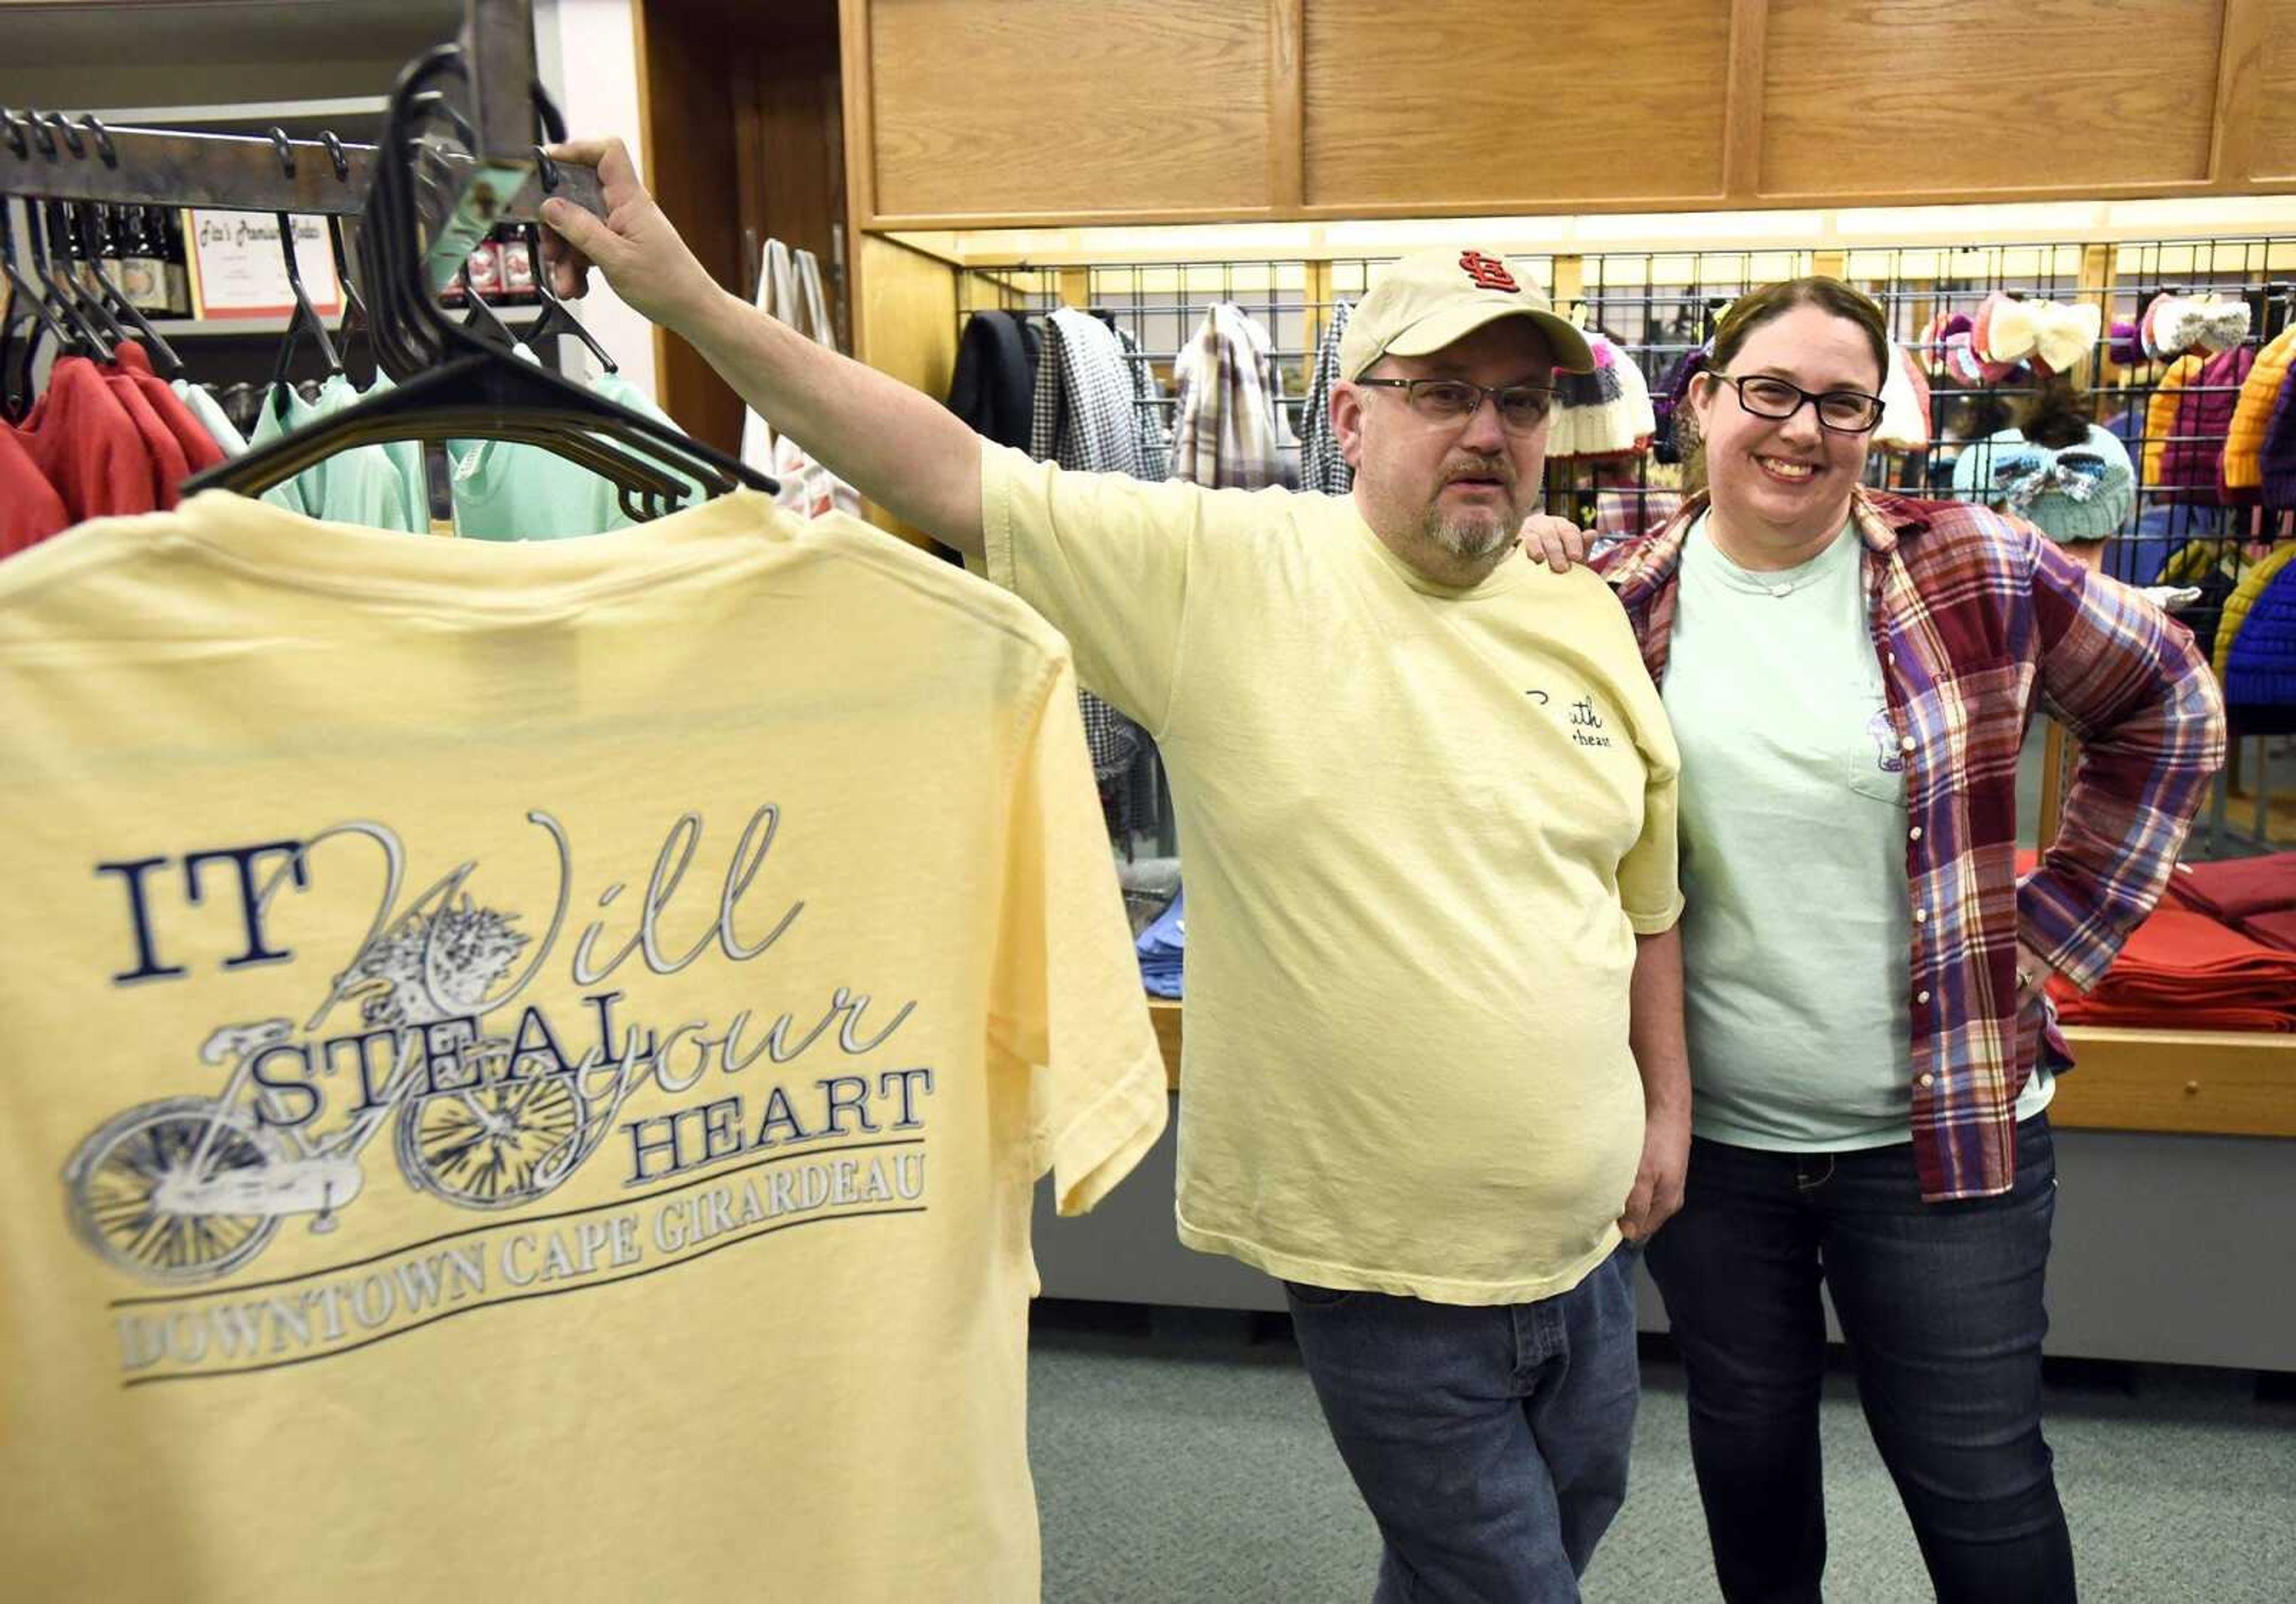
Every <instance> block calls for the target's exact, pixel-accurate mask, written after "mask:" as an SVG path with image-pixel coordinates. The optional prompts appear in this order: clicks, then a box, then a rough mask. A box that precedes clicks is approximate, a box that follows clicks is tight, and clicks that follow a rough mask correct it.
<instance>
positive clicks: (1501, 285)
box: [1459, 250, 1522, 295]
mask: <svg viewBox="0 0 2296 1604" xmlns="http://www.w3.org/2000/svg"><path fill="white" fill-rule="evenodd" d="M1459 266H1461V267H1462V268H1464V269H1465V271H1466V274H1467V276H1468V277H1469V278H1471V279H1472V280H1474V281H1475V284H1476V287H1477V288H1478V289H1482V290H1504V291H1506V292H1507V293H1508V294H1509V295H1520V294H1521V292H1522V286H1521V284H1518V283H1516V282H1514V274H1512V273H1509V272H1508V271H1507V265H1506V264H1505V262H1502V261H1500V260H1499V259H1498V258H1497V257H1487V256H1485V255H1484V254H1483V253H1482V252H1481V251H1480V250H1468V251H1462V252H1461V253H1460V256H1459Z"/></svg>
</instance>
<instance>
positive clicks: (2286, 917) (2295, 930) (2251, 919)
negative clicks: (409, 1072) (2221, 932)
mask: <svg viewBox="0 0 2296 1604" xmlns="http://www.w3.org/2000/svg"><path fill="white" fill-rule="evenodd" d="M2240 929H2241V933H2242V934H2243V935H2244V936H2250V937H2254V938H2255V939H2256V940H2258V941H2260V942H2262V943H2264V945H2267V946H2269V947H2278V948H2280V949H2282V950H2283V951H2284V952H2289V953H2296V909H2289V910H2285V911H2284V912H2278V913H2251V914H2250V915H2249V916H2248V917H2247V918H2246V919H2243V920H2242V921H2240Z"/></svg>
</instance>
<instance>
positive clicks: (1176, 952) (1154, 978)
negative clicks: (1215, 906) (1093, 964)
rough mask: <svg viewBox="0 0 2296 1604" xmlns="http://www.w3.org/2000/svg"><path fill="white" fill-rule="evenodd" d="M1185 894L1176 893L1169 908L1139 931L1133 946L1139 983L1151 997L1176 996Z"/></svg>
mask: <svg viewBox="0 0 2296 1604" xmlns="http://www.w3.org/2000/svg"><path fill="white" fill-rule="evenodd" d="M1185 895H1186V894H1185V892H1182V893H1179V894H1177V895H1175V896H1173V898H1172V904H1171V906H1169V907H1168V908H1166V909H1165V910H1164V911H1163V912H1161V913H1160V914H1158V915H1157V916H1156V922H1155V923H1153V924H1152V925H1150V926H1149V927H1148V928H1147V929H1144V930H1143V931H1141V932H1140V938H1139V939H1138V940H1137V941H1136V942H1135V943H1133V947H1134V950H1136V952H1137V953H1139V954H1140V982H1141V984H1142V985H1143V986H1145V987H1146V988H1147V989H1148V992H1149V994H1150V995H1152V996H1158V997H1177V996H1178V995H1179V994H1180V970H1181V965H1182V960H1183V957H1184V954H1185V949H1186V946H1187V942H1188V920H1187V911H1186V909H1185V906H1184V905H1183V899H1184V898H1185Z"/></svg>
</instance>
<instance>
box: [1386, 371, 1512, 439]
mask: <svg viewBox="0 0 2296 1604" xmlns="http://www.w3.org/2000/svg"><path fill="white" fill-rule="evenodd" d="M1356 382H1357V384H1364V385H1371V386H1374V387H1375V388H1377V389H1399V390H1401V391H1402V392H1403V398H1404V399H1405V400H1406V402H1408V403H1409V404H1410V406H1411V410H1412V411H1413V412H1415V413H1418V414H1419V415H1420V416H1421V417H1423V418H1427V419H1431V420H1432V421H1436V422H1439V423H1457V422H1461V421H1464V420H1465V419H1468V418H1471V417H1472V416H1474V414H1475V413H1479V412H1480V411H1482V409H1483V397H1485V396H1488V397H1490V398H1491V401H1492V403H1493V404H1494V405H1497V408H1498V411H1499V424H1500V427H1502V428H1504V429H1505V430H1508V431H1509V432H1510V433H1513V434H1529V432H1530V431H1531V430H1534V429H1537V428H1538V426H1539V425H1540V424H1542V423H1544V422H1546V420H1547V418H1548V416H1549V415H1550V414H1552V413H1554V389H1552V388H1550V387H1549V386H1546V385H1544V384H1502V385H1497V386H1494V385H1488V384H1470V383H1468V382H1467V381H1465V380H1464V379H1358V380H1357V381H1356Z"/></svg>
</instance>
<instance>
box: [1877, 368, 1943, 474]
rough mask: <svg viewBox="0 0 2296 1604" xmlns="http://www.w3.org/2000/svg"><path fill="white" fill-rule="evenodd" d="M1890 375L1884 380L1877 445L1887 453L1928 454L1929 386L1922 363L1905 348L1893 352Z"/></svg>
mask: <svg viewBox="0 0 2296 1604" xmlns="http://www.w3.org/2000/svg"><path fill="white" fill-rule="evenodd" d="M1929 444H1930V387H1929V381H1927V380H1926V379H1924V378H1923V377H1922V370H1921V364H1919V363H1917V362H1915V360H1914V358H1913V356H1912V354H1911V353H1909V352H1908V351H1907V349H1906V348H1904V347H1903V346H1895V347H1892V348H1890V376H1889V377H1888V378H1887V379H1884V380H1883V381H1882V421H1881V423H1880V424H1879V425H1878V426H1877V427H1876V428H1875V429H1874V445H1876V446H1880V447H1881V448H1882V450H1884V451H1926V450H1928V449H1929Z"/></svg>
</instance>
